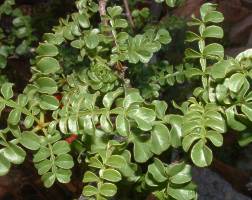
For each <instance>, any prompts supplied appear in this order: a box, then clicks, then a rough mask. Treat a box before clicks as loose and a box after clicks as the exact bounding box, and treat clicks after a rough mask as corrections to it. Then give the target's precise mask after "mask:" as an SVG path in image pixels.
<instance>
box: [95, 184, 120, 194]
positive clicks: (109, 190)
mask: <svg viewBox="0 0 252 200" xmlns="http://www.w3.org/2000/svg"><path fill="white" fill-rule="evenodd" d="M99 192H100V193H101V194H102V195H104V196H106V197H112V196H114V195H115V194H116V192H117V187H116V185H115V184H113V183H103V184H102V185H101V186H100V189H99Z"/></svg>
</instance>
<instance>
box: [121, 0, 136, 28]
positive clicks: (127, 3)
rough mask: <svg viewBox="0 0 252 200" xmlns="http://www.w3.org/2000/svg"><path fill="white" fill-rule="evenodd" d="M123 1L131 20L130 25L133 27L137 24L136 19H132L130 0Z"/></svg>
mask: <svg viewBox="0 0 252 200" xmlns="http://www.w3.org/2000/svg"><path fill="white" fill-rule="evenodd" d="M123 3H124V7H125V10H126V15H127V18H128V20H129V23H130V26H131V28H132V29H133V28H134V27H135V24H134V21H133V19H132V15H131V11H130V8H129V2H128V0H123Z"/></svg>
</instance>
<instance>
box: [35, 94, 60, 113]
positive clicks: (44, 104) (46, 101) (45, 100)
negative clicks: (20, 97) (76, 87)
mask: <svg viewBox="0 0 252 200" xmlns="http://www.w3.org/2000/svg"><path fill="white" fill-rule="evenodd" d="M40 99H41V101H40V104H39V105H40V107H41V108H42V109H44V110H56V109H57V108H58V107H59V101H58V99H57V98H56V97H54V96H49V95H41V97H40Z"/></svg>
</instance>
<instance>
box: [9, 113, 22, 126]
mask: <svg viewBox="0 0 252 200" xmlns="http://www.w3.org/2000/svg"><path fill="white" fill-rule="evenodd" d="M20 118H21V111H19V110H12V111H11V112H10V114H9V116H8V122H9V123H10V124H12V125H17V124H18V123H19V121H20Z"/></svg>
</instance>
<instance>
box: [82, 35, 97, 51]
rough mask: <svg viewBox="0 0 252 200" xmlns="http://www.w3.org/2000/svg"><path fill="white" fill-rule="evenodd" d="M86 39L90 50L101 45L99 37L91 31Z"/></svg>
mask: <svg viewBox="0 0 252 200" xmlns="http://www.w3.org/2000/svg"><path fill="white" fill-rule="evenodd" d="M84 39H85V42H86V45H87V47H88V48H89V49H94V48H96V47H97V46H98V44H99V37H98V35H97V33H95V32H94V31H91V32H90V33H89V34H88V35H87V36H86V37H85V38H84Z"/></svg>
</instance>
